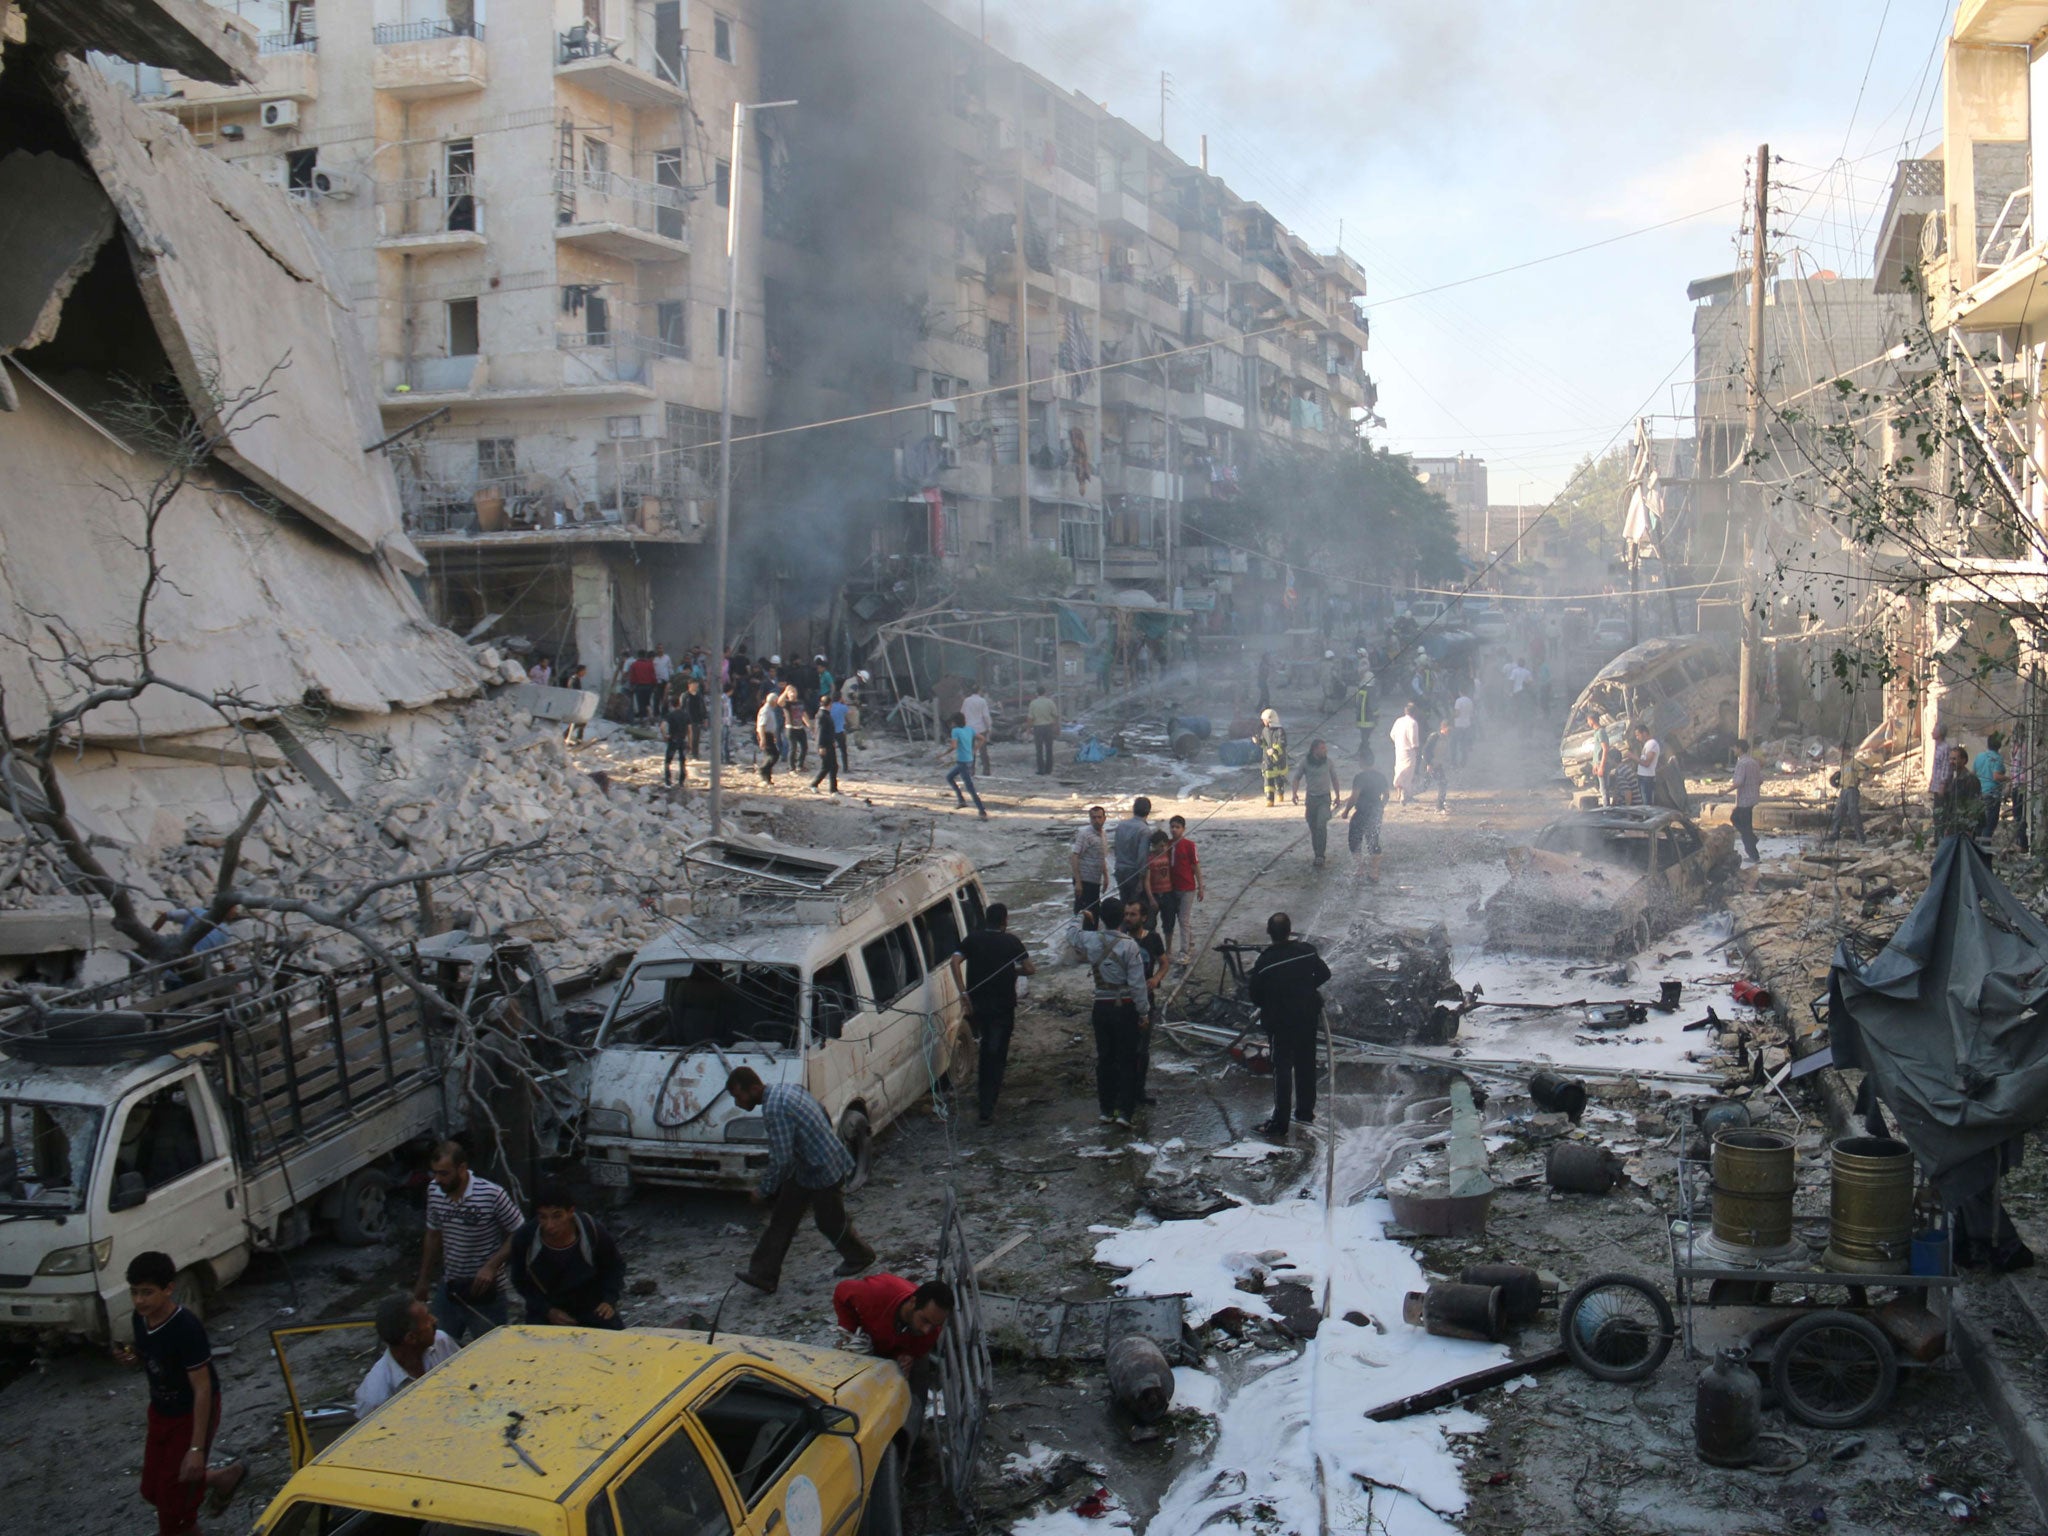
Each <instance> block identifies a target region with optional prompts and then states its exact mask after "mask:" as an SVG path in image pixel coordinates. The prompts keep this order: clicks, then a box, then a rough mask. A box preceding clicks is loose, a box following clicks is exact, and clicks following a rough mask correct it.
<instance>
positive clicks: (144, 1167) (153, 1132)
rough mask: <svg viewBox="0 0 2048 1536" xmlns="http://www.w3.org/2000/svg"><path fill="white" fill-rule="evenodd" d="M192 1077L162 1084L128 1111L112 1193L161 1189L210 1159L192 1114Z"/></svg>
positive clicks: (116, 1155) (124, 1122)
mask: <svg viewBox="0 0 2048 1536" xmlns="http://www.w3.org/2000/svg"><path fill="white" fill-rule="evenodd" d="M189 1086H190V1079H187V1080H186V1081H184V1082H180V1083H174V1084H172V1085H171V1086H169V1087H166V1088H159V1089H158V1090H157V1091H156V1092H155V1093H152V1094H150V1095H149V1096H148V1097H147V1098H145V1099H143V1100H142V1101H141V1102H140V1103H138V1104H136V1105H134V1106H133V1107H132V1108H131V1109H130V1110H129V1111H128V1118H127V1119H126V1120H125V1121H123V1122H122V1125H121V1142H120V1148H119V1150H118V1151H117V1152H116V1153H115V1154H114V1193H115V1194H116V1195H119V1194H121V1193H122V1191H123V1187H124V1184H123V1181H124V1180H125V1181H127V1183H126V1188H127V1189H130V1190H134V1191H137V1192H140V1191H145V1190H152V1189H161V1188H163V1187H164V1186H165V1185H166V1184H169V1183H172V1182H174V1181H175V1180H178V1179H181V1178H183V1177H184V1176H185V1175H186V1174H188V1173H190V1172H191V1171H192V1170H193V1169H194V1168H197V1167H199V1166H200V1164H202V1163H204V1162H206V1161H207V1158H208V1149H207V1147H206V1144H205V1141H204V1139H203V1138H202V1137H201V1134H200V1129H199V1122H198V1120H197V1119H196V1118H195V1117H194V1115H193V1113H192V1105H191V1101H190V1096H189Z"/></svg>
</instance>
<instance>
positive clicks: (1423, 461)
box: [1408, 453, 1513, 561]
mask: <svg viewBox="0 0 2048 1536" xmlns="http://www.w3.org/2000/svg"><path fill="white" fill-rule="evenodd" d="M1408 462H1409V465H1410V466H1411V467H1412V468H1413V469H1414V471H1415V478H1416V479H1418V480H1420V481H1421V482H1422V483H1423V484H1424V485H1426V486H1428V487H1429V488H1430V489H1431V490H1432V491H1435V492H1436V493H1437V495H1439V496H1441V497H1443V499H1444V502H1445V504H1446V505H1448V506H1449V507H1450V509H1451V519H1452V521H1453V522H1454V523H1456V525H1457V529H1458V547H1459V548H1460V549H1462V550H1464V551H1465V554H1466V556H1467V558H1469V559H1476V560H1482V561H1483V560H1485V559H1486V558H1487V555H1488V552H1489V551H1491V550H1492V549H1493V547H1494V543H1493V540H1494V537H1495V533H1496V530H1495V527H1494V524H1493V521H1492V519H1491V518H1489V517H1488V516H1487V506H1488V501H1487V486H1486V460H1484V459H1479V458H1474V457H1473V456H1472V455H1471V454H1469V453H1461V454H1457V455H1456V456H1454V457H1451V458H1411V459H1410V460H1409V461H1408ZM1504 526H1509V527H1512V520H1511V521H1510V523H1509V524H1507V525H1504ZM1508 537H1510V538H1512V537H1513V534H1512V533H1510V534H1509V535H1508Z"/></svg>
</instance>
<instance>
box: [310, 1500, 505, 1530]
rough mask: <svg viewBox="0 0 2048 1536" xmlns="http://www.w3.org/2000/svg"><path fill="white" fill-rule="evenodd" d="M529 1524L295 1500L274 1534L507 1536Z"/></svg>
mask: <svg viewBox="0 0 2048 1536" xmlns="http://www.w3.org/2000/svg"><path fill="white" fill-rule="evenodd" d="M531 1529H532V1528H531V1527H530V1526H506V1525H493V1526H491V1527H489V1528H488V1529H486V1528H485V1527H483V1526H479V1525H459V1524H457V1523H456V1522H455V1521H453V1520H422V1519H421V1518H420V1517H419V1516H418V1515H387V1514H384V1513H382V1512H380V1511H378V1510H372V1509H350V1508H348V1507H347V1506H346V1505H343V1504H294V1505H293V1506H292V1507H291V1508H290V1509H288V1510H286V1511H285V1512H284V1515H283V1518H281V1519H280V1520H279V1521H278V1522H277V1524H276V1525H274V1526H272V1527H271V1536H505V1533H507V1532H511V1531H519V1532H522V1533H523V1532H527V1531H530V1530H531Z"/></svg>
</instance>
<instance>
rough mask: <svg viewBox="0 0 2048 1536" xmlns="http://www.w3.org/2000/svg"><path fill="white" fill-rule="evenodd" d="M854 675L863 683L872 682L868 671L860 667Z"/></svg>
mask: <svg viewBox="0 0 2048 1536" xmlns="http://www.w3.org/2000/svg"><path fill="white" fill-rule="evenodd" d="M854 675H855V676H857V677H858V678H859V679H860V680H861V681H862V682H864V683H872V682H873V681H874V679H873V678H872V677H870V676H868V669H867V668H866V667H862V668H861V669H860V671H859V672H857V673H855V674H854Z"/></svg>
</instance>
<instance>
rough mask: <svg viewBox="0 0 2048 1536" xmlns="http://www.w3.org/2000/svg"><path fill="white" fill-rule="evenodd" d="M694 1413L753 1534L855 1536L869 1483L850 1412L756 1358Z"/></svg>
mask: <svg viewBox="0 0 2048 1536" xmlns="http://www.w3.org/2000/svg"><path fill="white" fill-rule="evenodd" d="M695 1417H696V1420H697V1423H698V1425H699V1426H700V1427H701V1428H702V1430H703V1432H704V1438H705V1439H706V1440H708V1441H709V1442H710V1443H711V1445H712V1447H713V1448H714V1450H715V1451H716V1454H717V1457H718V1460H719V1462H720V1464H721V1467H722V1469H723V1470H724V1472H725V1473H726V1475H727V1476H728V1477H729V1478H730V1479H731V1482H732V1487H733V1490H734V1492H735V1493H736V1495H737V1497H738V1499H739V1502H740V1503H741V1504H742V1505H744V1506H745V1508H746V1512H747V1515H746V1530H747V1532H748V1536H851V1533H852V1532H853V1530H854V1529H855V1527H856V1525H857V1524H858V1523H859V1520H860V1512H861V1492H862V1488H863V1482H862V1468H861V1464H860V1448H859V1446H858V1445H857V1444H856V1443H855V1441H854V1438H853V1434H852V1428H853V1420H852V1416H851V1415H850V1414H847V1413H845V1412H844V1411H843V1410H841V1409H838V1408H835V1407H833V1406H832V1405H831V1404H829V1403H826V1402H823V1401H821V1400H820V1399H819V1398H817V1397H816V1396H814V1395H812V1394H810V1393H807V1392H805V1391H803V1390H801V1389H800V1388H798V1387H797V1386H796V1385H795V1384H794V1383H792V1382H790V1381H788V1380H787V1379H785V1378H783V1377H782V1376H780V1375H779V1374H777V1373H774V1372H772V1371H770V1370H768V1369H766V1368H765V1367H756V1366H755V1365H753V1364H751V1363H750V1364H748V1365H747V1366H745V1367H744V1368H742V1369H740V1370H738V1371H736V1372H734V1373H733V1374H732V1375H731V1376H729V1377H727V1378H726V1379H725V1380H724V1381H722V1382H720V1383H719V1384H718V1385H717V1386H715V1387H713V1388H712V1389H711V1390H710V1392H708V1393H707V1394H706V1395H705V1396H704V1397H703V1398H701V1399H699V1400H698V1403H697V1406H696V1409H695ZM621 1536H634V1533H632V1532H630V1531H628V1532H622V1533H621Z"/></svg>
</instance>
